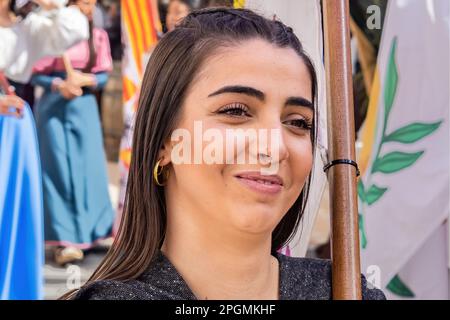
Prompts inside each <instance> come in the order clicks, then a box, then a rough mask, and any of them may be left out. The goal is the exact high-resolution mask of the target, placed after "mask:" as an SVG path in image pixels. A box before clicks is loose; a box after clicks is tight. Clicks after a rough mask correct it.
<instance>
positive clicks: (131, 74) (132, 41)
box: [114, 0, 162, 229]
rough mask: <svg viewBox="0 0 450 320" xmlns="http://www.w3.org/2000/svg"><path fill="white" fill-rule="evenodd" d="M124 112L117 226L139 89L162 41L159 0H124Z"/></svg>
mask: <svg viewBox="0 0 450 320" xmlns="http://www.w3.org/2000/svg"><path fill="white" fill-rule="evenodd" d="M121 10H122V37H123V38H122V42H123V44H124V55H123V59H122V85H123V94H122V97H123V116H124V122H125V131H124V133H123V136H122V140H121V143H120V153H119V168H120V196H119V208H118V215H117V219H116V225H115V227H114V229H116V227H117V225H118V223H119V221H120V216H121V210H122V208H123V200H124V195H125V189H126V184H127V177H128V170H129V167H130V162H131V141H132V130H131V128H132V125H133V119H134V115H135V113H136V110H137V104H138V100H139V99H138V97H139V91H140V86H141V81H142V77H143V75H144V71H145V65H146V62H147V61H148V58H149V57H150V54H151V52H152V50H153V48H154V47H155V46H156V43H157V42H158V37H157V34H158V32H159V31H161V29H162V27H161V22H160V20H159V14H158V5H157V0H121Z"/></svg>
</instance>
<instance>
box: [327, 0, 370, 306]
mask: <svg viewBox="0 0 450 320" xmlns="http://www.w3.org/2000/svg"><path fill="white" fill-rule="evenodd" d="M322 10H323V22H324V34H325V68H326V80H327V82H326V83H327V104H328V106H327V112H328V114H327V115H328V146H329V153H328V157H329V160H330V161H333V160H337V159H349V160H353V161H355V124H354V111H353V86H352V66H351V56H350V25H349V20H350V19H349V15H350V14H349V2H348V0H323V1H322ZM356 179H357V178H356V168H355V167H354V166H352V165H348V164H338V165H335V166H332V167H330V168H329V170H328V180H329V185H330V199H331V201H330V203H331V204H330V207H331V208H330V209H331V255H332V261H333V266H332V287H333V299H338V300H341V299H351V300H358V299H361V271H360V269H361V267H360V258H359V255H360V252H359V229H358V207H357V191H356Z"/></svg>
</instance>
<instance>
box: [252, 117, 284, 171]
mask: <svg viewBox="0 0 450 320" xmlns="http://www.w3.org/2000/svg"><path fill="white" fill-rule="evenodd" d="M259 131H260V132H259V133H260V134H259V135H258V142H259V144H258V147H259V152H258V154H263V155H265V157H266V158H267V157H270V161H271V162H272V163H274V162H276V163H280V162H282V161H284V160H286V159H287V158H289V150H288V147H287V144H286V136H285V132H284V130H283V125H282V123H281V121H280V120H279V118H278V119H272V120H267V121H264V122H263V123H261V126H260V127H259Z"/></svg>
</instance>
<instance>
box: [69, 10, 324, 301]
mask: <svg viewBox="0 0 450 320" xmlns="http://www.w3.org/2000/svg"><path fill="white" fill-rule="evenodd" d="M252 39H263V40H265V41H267V42H269V43H271V44H273V45H276V46H278V47H281V48H292V49H293V50H295V51H296V52H297V54H298V55H299V56H300V57H301V58H302V59H303V61H304V63H305V65H306V67H307V69H308V71H309V74H310V77H311V83H312V96H313V99H314V104H315V102H316V100H317V99H316V87H317V84H316V73H315V70H314V67H313V64H312V62H311V60H310V59H309V57H308V56H307V55H306V53H305V52H304V50H303V47H302V44H301V43H300V41H299V40H298V38H297V37H296V36H295V35H294V33H293V32H292V29H291V28H289V27H287V26H285V25H284V24H283V23H282V22H280V21H275V20H268V19H266V18H264V17H262V16H260V15H258V14H256V13H254V12H252V11H250V10H247V9H232V8H209V9H202V10H198V11H193V12H191V13H190V14H189V15H188V16H187V17H186V18H185V19H184V20H182V22H181V23H180V24H179V25H178V26H177V27H176V28H175V30H173V31H172V32H169V33H168V34H166V35H165V36H164V37H163V38H162V39H161V41H160V42H159V44H158V45H157V46H156V48H155V50H154V52H153V53H152V56H151V58H150V60H149V63H148V65H147V68H146V71H145V75H144V78H143V81H142V88H141V93H140V98H139V108H138V111H137V115H136V123H135V128H134V136H133V154H132V158H131V165H130V171H129V176H128V184H127V190H126V195H125V205H124V211H123V215H122V221H121V223H120V227H119V230H118V234H117V237H116V239H115V241H114V243H113V245H112V247H111V249H110V250H109V251H108V253H107V255H106V257H105V258H104V260H103V261H102V262H101V263H100V265H99V267H98V268H97V269H96V271H95V272H94V273H93V275H92V276H91V278H90V279H89V280H88V281H87V283H86V284H85V285H88V284H90V283H92V282H94V281H97V280H107V279H109V280H121V281H126V280H130V279H135V278H137V277H139V276H140V275H141V274H142V273H143V272H144V271H145V270H146V269H147V268H148V267H149V265H150V264H151V263H152V261H153V260H154V259H155V257H156V255H157V252H158V250H159V249H160V248H161V246H162V243H163V240H164V236H165V230H166V219H167V218H166V204H165V200H164V199H165V198H164V187H160V186H158V185H157V184H156V183H155V182H154V180H153V178H152V172H153V167H154V166H155V164H156V162H157V161H158V159H157V157H158V153H159V151H160V149H161V148H162V146H163V145H164V142H165V141H167V139H169V138H170V135H171V133H172V131H173V130H174V129H175V128H176V124H177V121H178V118H179V115H180V110H181V106H182V103H183V100H184V98H185V96H186V92H187V90H188V88H189V86H190V84H191V83H192V81H193V79H194V78H195V76H196V75H197V74H198V72H199V70H200V68H201V66H202V63H203V62H204V61H205V60H206V59H207V58H208V57H209V56H211V55H213V54H214V53H215V52H216V50H218V49H220V48H224V47H233V46H236V45H239V44H240V43H242V42H245V41H248V40H252ZM249 54H251V52H249ZM232 67H233V66H230V68H232ZM316 118H317V117H316V116H314V121H313V122H314V123H313V128H312V131H311V143H312V146H313V150H314V149H315V140H316V127H317V126H316V122H317V121H316ZM310 182H311V175H309V176H308V178H307V181H306V183H305V186H304V187H303V190H302V191H301V193H300V196H299V197H298V199H297V200H296V201H295V203H294V204H293V205H292V207H291V208H290V209H289V210H288V212H287V213H286V214H285V216H284V217H283V218H282V219H281V221H280V222H279V224H278V225H277V226H276V228H275V229H274V231H273V233H272V248H271V251H272V253H275V252H276V251H277V249H279V248H281V247H282V246H284V245H285V244H286V243H287V242H289V241H290V240H291V238H292V237H293V236H294V234H295V233H296V230H297V228H298V225H299V222H300V220H301V217H302V215H303V213H304V210H305V204H306V201H307V198H308V194H309V188H310ZM75 293H76V291H75V292H71V293H68V294H66V295H65V296H63V298H70V297H73V296H74V294H75Z"/></svg>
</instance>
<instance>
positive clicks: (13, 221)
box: [0, 106, 44, 300]
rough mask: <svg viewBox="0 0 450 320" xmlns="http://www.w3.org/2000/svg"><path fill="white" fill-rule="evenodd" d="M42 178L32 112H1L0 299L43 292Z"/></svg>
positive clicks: (24, 296) (40, 296)
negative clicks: (19, 116)
mask: <svg viewBox="0 0 450 320" xmlns="http://www.w3.org/2000/svg"><path fill="white" fill-rule="evenodd" d="M41 183H42V181H41V167H40V164H39V150H38V145H37V137H36V128H35V125H34V119H33V114H32V113H31V110H30V108H29V107H28V106H25V109H24V117H23V118H22V119H17V118H14V117H10V116H8V117H5V116H0V299H1V300H3V299H27V300H28V299H41V298H42V297H43V284H44V279H43V265H44V235H43V215H42V184H41Z"/></svg>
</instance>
